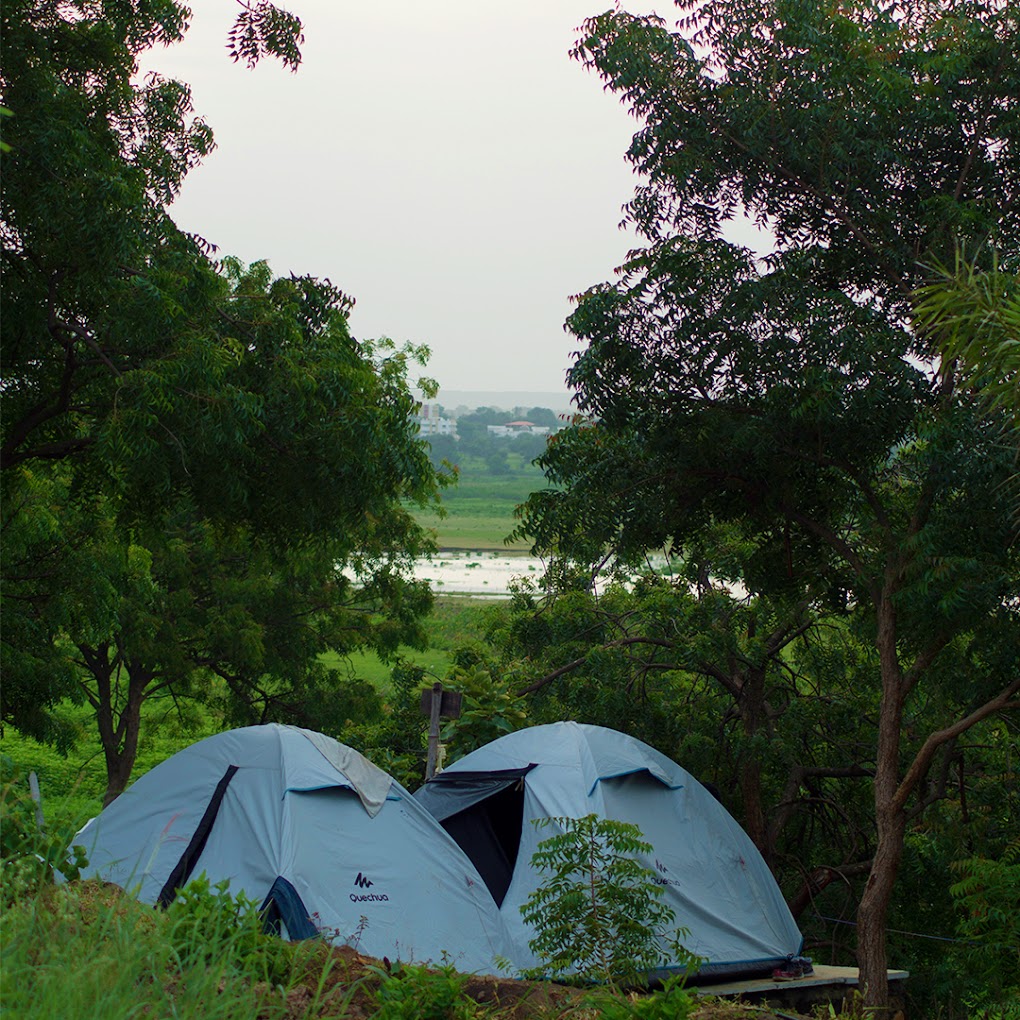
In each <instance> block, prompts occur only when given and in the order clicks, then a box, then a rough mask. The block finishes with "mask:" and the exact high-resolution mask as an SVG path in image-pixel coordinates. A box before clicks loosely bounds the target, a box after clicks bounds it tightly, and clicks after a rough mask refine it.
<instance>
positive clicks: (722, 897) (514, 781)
mask: <svg viewBox="0 0 1020 1020" xmlns="http://www.w3.org/2000/svg"><path fill="white" fill-rule="evenodd" d="M415 796H416V798H417V799H418V801H419V803H421V804H422V805H424V806H425V807H427V808H428V809H429V811H431V812H432V814H433V815H435V817H436V818H437V819H438V820H439V821H440V822H441V823H442V824H443V827H444V828H445V829H446V830H447V832H449V833H450V835H452V836H453V838H454V839H455V840H456V841H457V842H458V843H459V844H460V846H461V847H462V848H463V849H464V851H465V852H466V853H467V855H468V856H469V857H470V858H471V859H472V861H474V863H475V866H476V867H477V869H478V871H479V873H480V874H481V875H482V877H483V878H484V879H485V882H486V885H487V886H488V887H489V891H490V892H491V893H492V896H493V899H494V900H495V902H496V903H498V904H499V905H500V912H501V913H502V915H503V917H504V919H505V921H506V925H507V930H508V932H509V936H510V940H511V946H512V954H511V955H510V957H509V959H510V960H511V961H512V963H513V964H515V965H516V966H518V967H533V966H537V965H538V961H537V960H536V959H535V957H534V955H533V954H532V953H531V952H530V950H529V949H528V940H529V939H530V938H533V937H534V933H533V932H532V931H531V930H530V929H529V928H528V927H527V926H526V925H525V923H524V920H523V919H522V917H521V906H522V905H523V904H524V903H525V901H526V900H527V899H528V896H529V895H530V894H531V893H532V892H533V891H534V890H535V889H536V888H537V887H538V885H539V884H540V881H541V878H540V875H539V874H538V873H537V872H536V871H535V870H534V869H533V868H532V867H531V855H532V854H533V853H534V851H535V849H536V847H537V845H538V843H539V842H540V841H541V840H543V839H546V838H548V837H549V836H551V835H553V834H555V833H556V832H558V831H561V830H559V829H557V828H556V827H555V826H549V827H545V828H542V829H536V826H535V825H533V824H532V823H533V822H535V821H536V820H537V819H539V818H557V817H560V818H562V817H565V818H580V817H583V816H585V815H588V814H596V815H598V816H600V817H604V818H611V819H615V820H618V821H623V822H630V823H632V824H635V825H637V826H638V827H639V828H640V829H641V831H642V833H643V834H644V837H645V841H646V842H648V843H650V844H651V845H652V846H653V848H654V849H653V850H652V852H651V853H650V854H649V855H648V856H647V859H645V858H642V859H641V863H642V864H644V865H645V867H647V868H648V869H650V870H651V871H652V873H653V874H654V876H655V881H656V882H658V883H659V884H660V885H661V886H662V887H663V889H664V893H665V896H664V899H663V902H665V903H666V904H668V905H669V906H670V907H671V908H672V909H673V911H674V912H675V914H676V923H677V924H678V925H680V926H682V927H685V928H687V929H688V930H689V931H690V935H689V937H687V938H685V939H684V942H685V945H686V948H687V949H688V950H690V951H691V952H694V953H696V954H697V955H698V956H700V957H702V958H703V959H705V960H706V961H707V962H706V963H705V964H704V965H703V966H702V968H701V970H700V971H699V976H703V977H723V976H728V975H738V974H744V975H751V974H757V973H766V972H770V971H771V970H772V969H773V968H774V967H777V966H779V965H780V964H782V963H783V962H784V961H786V960H788V959H789V958H790V957H792V956H795V955H796V954H798V953H799V952H800V949H801V945H802V942H803V939H802V937H801V934H800V931H799V930H798V929H797V924H796V922H795V921H794V919H793V916H792V915H791V913H790V911H789V908H788V907H787V905H786V902H785V901H784V899H783V897H782V894H781V893H780V890H779V887H778V885H777V884H776V881H775V879H774V878H773V876H772V873H771V872H770V871H769V869H768V867H767V866H766V864H765V862H764V860H763V859H762V857H761V854H759V852H758V850H757V848H756V847H755V846H754V844H753V843H752V842H751V840H750V838H749V837H748V835H747V833H745V832H744V830H743V829H742V828H741V827H740V826H739V825H738V824H737V823H736V822H735V821H734V819H733V818H732V817H731V816H730V814H729V813H728V812H727V811H726V809H725V808H724V807H723V806H722V804H720V803H719V801H718V800H716V798H715V797H714V796H713V795H712V794H711V793H709V792H708V790H706V789H705V787H703V786H702V785H701V784H700V783H699V782H697V780H695V779H694V778H693V777H692V776H691V775H690V774H689V773H687V772H685V771H684V770H683V769H682V768H680V766H679V765H677V764H676V763H675V762H673V761H671V760H670V759H669V758H667V757H666V756H665V755H663V754H660V753H659V752H658V751H656V750H654V749H653V748H651V747H649V746H648V745H647V744H645V743H643V742H642V741H640V740H636V739H634V738H633V737H629V736H627V735H625V734H623V733H619V732H617V731H616V730H611V729H606V728H604V727H601V726H588V725H583V724H579V723H575V722H562V723H553V724H551V725H548V726H534V727H532V728H530V729H525V730H519V731H518V732H516V733H510V734H507V735H506V736H504V737H500V738H499V739H498V740H494V741H492V743H490V744H486V745H485V746H484V747H481V748H479V749H478V750H476V751H473V752H472V753H471V754H468V755H466V756H465V757H464V758H461V759H460V760H459V761H457V762H455V763H454V764H453V765H451V766H449V767H448V768H447V769H446V770H445V771H443V772H441V773H439V775H437V776H436V777H435V778H434V779H432V780H431V781H430V782H428V783H427V784H426V785H425V786H423V787H422V788H421V789H420V790H418V791H417V793H416V794H415ZM678 966H680V964H679V962H678V961H676V960H667V961H666V964H665V966H664V968H663V969H664V970H665V971H668V970H670V969H676V968H677V967H678Z"/></svg>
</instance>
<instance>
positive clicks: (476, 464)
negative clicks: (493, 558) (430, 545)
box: [417, 458, 546, 550]
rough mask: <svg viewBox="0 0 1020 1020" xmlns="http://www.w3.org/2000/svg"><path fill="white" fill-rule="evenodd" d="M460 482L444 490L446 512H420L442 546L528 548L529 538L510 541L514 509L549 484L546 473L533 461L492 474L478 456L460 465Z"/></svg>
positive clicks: (422, 519)
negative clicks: (441, 515)
mask: <svg viewBox="0 0 1020 1020" xmlns="http://www.w3.org/2000/svg"><path fill="white" fill-rule="evenodd" d="M459 466H460V477H459V479H458V482H457V484H456V485H453V486H451V487H450V488H448V489H447V490H446V491H445V492H444V493H443V505H444V507H445V508H446V516H445V517H440V516H439V515H438V514H435V513H421V514H418V515H417V516H418V520H419V521H420V522H421V523H422V524H423V525H425V526H426V527H428V528H430V529H432V530H433V531H434V532H435V533H436V540H437V542H438V544H439V548H440V549H522V550H523V549H527V548H528V543H527V542H520V541H518V542H513V543H511V544H509V545H507V544H506V542H505V539H506V536H507V535H509V534H510V532H511V531H512V530H513V529H514V527H515V525H516V523H517V521H516V520H515V518H514V510H515V509H516V508H517V507H518V506H519V505H520V504H521V503H523V502H524V501H525V500H526V499H527V498H528V495H529V494H530V493H532V492H534V491H536V490H537V489H543V488H546V481H545V476H544V475H543V474H542V472H541V471H540V470H539V469H538V468H536V467H532V466H531V465H523V464H520V463H517V464H515V465H514V469H513V470H511V472H510V473H508V474H505V475H495V474H490V473H488V472H487V471H486V469H485V466H484V464H483V463H482V462H481V461H478V460H476V459H475V458H465V461H464V462H463V463H461V464H460V465H459Z"/></svg>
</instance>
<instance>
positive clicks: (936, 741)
mask: <svg viewBox="0 0 1020 1020" xmlns="http://www.w3.org/2000/svg"><path fill="white" fill-rule="evenodd" d="M1017 691H1020V678H1018V679H1016V680H1014V681H1013V682H1012V683H1011V684H1010V685H1009V686H1008V687H1005V688H1004V689H1003V690H1002V691H1000V692H999V694H998V695H996V696H995V697H994V698H992V700H991V701H986V702H985V703H984V704H983V705H981V706H980V707H979V708H976V709H974V711H973V712H971V713H970V715H968V716H966V717H965V718H963V719H960V720H958V721H957V722H955V723H953V725H952V726H947V727H946V728H945V729H942V730H938V731H937V732H935V733H932V734H931V735H930V736H929V737H928V739H927V740H926V741H925V742H924V744H923V745H922V746H921V750H920V751H918V752H917V754H916V755H915V756H914V760H913V761H912V762H911V763H910V768H908V769H907V774H906V775H905V776H904V777H903V781H902V782H901V783H900V785H899V787H898V788H897V790H896V793H895V795H894V796H893V799H892V803H891V805H890V807H891V808H892V810H894V811H902V810H903V807H904V805H905V804H906V802H907V798H908V797H909V796H910V795H911V793H913V792H914V789H915V788H916V787H917V784H918V783H919V782H920V781H921V779H922V778H923V777H924V775H925V773H926V772H927V771H928V767H929V766H930V765H931V760H932V758H933V757H934V756H935V752H936V751H937V750H938V749H939V748H940V747H941V746H942V745H943V744H945V743H947V742H948V741H950V740H953V739H955V738H956V737H958V736H960V734H961V733H966V732H967V730H969V729H970V728H971V727H972V726H976V725H977V724H978V723H979V722H981V721H982V720H984V719H987V718H988V717H989V716H990V715H994V714H995V713H996V712H1001V711H1003V710H1004V709H1013V708H1020V699H1017V700H1015V701H1014V700H1011V699H1012V698H1013V695H1015V694H1016V693H1017Z"/></svg>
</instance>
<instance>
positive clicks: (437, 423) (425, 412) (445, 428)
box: [417, 404, 555, 439]
mask: <svg viewBox="0 0 1020 1020" xmlns="http://www.w3.org/2000/svg"><path fill="white" fill-rule="evenodd" d="M442 410H443V409H442V408H441V407H440V405H439V404H422V405H421V410H420V411H419V413H418V419H417V420H418V429H419V431H420V433H421V435H422V436H424V437H426V438H428V437H430V436H453V438H454V439H459V438H460V437H459V436H458V434H457V419H456V418H450V417H446V416H445V415H444V414H443V413H442ZM517 413H518V414H519V413H520V409H519V408H518V412H517ZM486 429H487V431H488V433H489V435H490V436H492V437H494V438H497V439H514V438H516V437H517V436H547V435H549V433H550V432H553V431H555V430H554V429H551V428H549V427H548V426H547V425H536V424H535V423H534V422H530V421H525V420H524V419H521V420H519V421H508V422H507V423H506V424H505V425H487V426H486Z"/></svg>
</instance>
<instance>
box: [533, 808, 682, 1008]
mask: <svg viewBox="0 0 1020 1020" xmlns="http://www.w3.org/2000/svg"><path fill="white" fill-rule="evenodd" d="M535 824H536V825H537V826H539V827H540V828H541V827H543V826H547V825H550V824H555V825H556V826H557V827H559V828H561V829H562V830H563V831H562V832H560V833H558V834H557V835H555V836H552V837H550V838H549V839H546V840H543V841H542V842H541V843H539V845H538V849H537V850H536V851H535V853H534V854H533V855H532V858H531V862H532V865H533V866H534V867H535V868H536V869H537V870H538V871H539V872H541V873H542V874H543V875H546V876H547V877H546V879H545V881H544V882H543V884H542V885H541V886H540V887H539V888H538V889H536V890H535V891H534V892H533V893H532V894H531V896H529V897H528V901H527V903H525V904H524V906H523V907H521V913H522V915H523V916H524V920H525V921H526V922H527V923H528V924H530V925H531V927H532V928H533V929H534V931H535V937H534V938H533V939H531V940H530V941H529V942H528V945H529V946H530V947H531V950H532V952H533V953H534V954H535V955H536V956H538V957H539V958H540V959H541V960H542V961H543V965H542V966H541V967H537V968H533V969H532V970H530V971H527V972H525V973H526V975H527V976H529V977H542V976H550V977H555V978H559V977H564V976H567V975H573V976H574V978H575V980H580V981H604V982H606V983H607V984H608V985H609V986H610V987H611V988H613V989H615V988H617V987H618V986H619V985H620V984H642V983H644V982H645V981H646V980H647V975H648V972H649V971H652V970H655V969H656V968H657V967H660V966H662V965H663V963H664V962H665V960H667V959H668V958H669V957H670V956H677V957H679V958H680V959H681V960H682V961H683V962H684V963H685V964H686V965H687V968H688V969H692V968H693V966H694V965H695V964H696V962H697V958H696V957H694V956H692V955H691V954H690V953H688V952H687V951H686V950H685V949H684V948H683V945H682V943H681V939H682V937H683V936H684V935H687V934H688V932H687V931H686V930H685V929H683V928H674V927H673V924H674V922H675V920H676V916H675V914H674V912H673V910H672V909H671V908H670V907H668V906H667V905H666V904H664V903H662V902H661V900H662V896H663V889H662V887H661V886H659V885H658V884H656V882H655V880H654V874H653V872H652V871H651V869H650V868H646V867H644V865H642V864H641V863H640V862H639V861H638V860H637V859H636V858H637V856H638V855H639V854H648V853H651V852H652V847H651V845H650V844H649V843H646V842H645V841H644V839H643V838H642V833H641V830H640V829H639V828H638V827H637V826H636V825H630V824H628V823H627V822H619V821H613V820H611V819H604V818H599V817H598V816H596V815H586V816H585V817H584V818H542V819H538V820H537V821H536V823H535ZM670 929H672V931H670Z"/></svg>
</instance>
